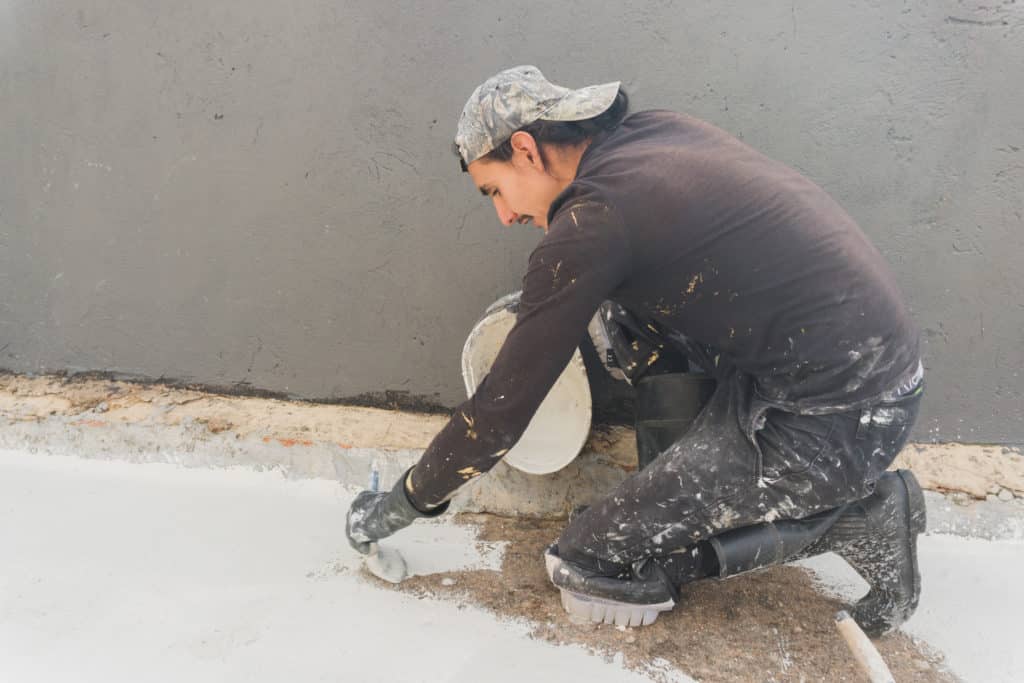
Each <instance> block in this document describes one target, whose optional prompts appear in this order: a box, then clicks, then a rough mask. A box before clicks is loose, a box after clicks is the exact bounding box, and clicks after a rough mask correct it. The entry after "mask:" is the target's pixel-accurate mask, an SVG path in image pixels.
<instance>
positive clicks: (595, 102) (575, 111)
mask: <svg viewBox="0 0 1024 683" xmlns="http://www.w3.org/2000/svg"><path fill="white" fill-rule="evenodd" d="M621 85H622V82H621V81H615V82H613V83H602V84H601V85H588V86H587V87H585V88H580V89H579V90H572V91H570V92H569V93H568V94H567V95H566V96H565V97H563V98H561V99H560V100H558V101H557V102H555V103H554V104H553V105H551V106H550V107H548V108H547V109H546V110H544V111H543V112H541V115H540V116H538V117H537V119H538V120H541V119H543V120H544V121H582V120H584V119H592V118H594V117H595V116H597V115H598V114H603V113H604V112H605V111H607V110H608V107H610V106H612V103H613V102H615V97H616V96H617V95H618V94H619V86H621Z"/></svg>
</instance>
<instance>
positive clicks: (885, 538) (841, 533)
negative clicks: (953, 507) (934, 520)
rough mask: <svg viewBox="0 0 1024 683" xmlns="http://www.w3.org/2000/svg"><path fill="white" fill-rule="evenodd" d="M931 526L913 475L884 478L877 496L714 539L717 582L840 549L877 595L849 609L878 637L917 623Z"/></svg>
mask: <svg viewBox="0 0 1024 683" xmlns="http://www.w3.org/2000/svg"><path fill="white" fill-rule="evenodd" d="M924 529H925V509H924V494H923V493H922V492H921V486H920V485H919V484H918V483H917V479H915V478H914V475H913V474H912V473H911V472H910V471H909V470H897V471H895V472H886V473H884V474H883V475H882V476H881V477H880V478H879V479H878V481H877V482H876V484H875V491H874V493H872V494H871V495H870V496H868V497H866V498H863V499H861V500H858V501H855V502H853V503H849V504H847V505H844V506H842V507H840V508H835V509H833V510H828V511H826V512H822V513H819V514H816V515H813V516H811V517H805V518H803V519H787V520H779V521H775V522H763V523H761V524H755V525H752V526H748V527H742V528H738V529H732V530H730V531H726V532H724V533H722V534H719V535H718V536H714V537H712V538H711V539H709V541H708V542H709V544H710V545H711V547H712V548H713V549H714V551H715V554H716V555H717V559H718V572H717V575H718V578H723V579H724V578H726V577H727V576H734V575H736V574H740V573H743V572H746V571H750V570H752V569H758V568H760V567H768V566H771V565H776V564H781V563H783V562H789V561H791V560H798V559H802V558H807V557H814V556H815V555H821V554H823V553H827V552H834V553H836V554H838V555H839V556H840V557H842V558H843V559H844V560H846V561H847V562H848V563H849V564H850V566H852V567H853V568H854V569H855V570H857V573H858V574H860V575H861V577H862V578H863V579H864V580H865V581H867V583H868V586H870V588H871V590H870V591H869V592H868V594H867V595H866V596H864V597H863V598H861V599H860V600H859V601H858V602H857V604H856V605H853V606H852V607H851V608H850V609H849V612H850V613H851V614H852V615H853V618H854V619H855V620H856V621H857V623H858V624H859V625H860V627H861V628H862V629H864V632H865V633H867V634H868V635H871V636H879V635H882V634H884V633H888V632H889V631H891V630H893V629H895V628H896V627H898V626H899V625H900V624H902V623H903V622H904V621H906V620H907V619H909V618H910V615H912V614H913V613H914V610H915V609H916V608H917V602H918V598H919V597H920V595H921V574H920V571H919V570H918V566H917V535H918V534H920V533H921V532H923V531H924Z"/></svg>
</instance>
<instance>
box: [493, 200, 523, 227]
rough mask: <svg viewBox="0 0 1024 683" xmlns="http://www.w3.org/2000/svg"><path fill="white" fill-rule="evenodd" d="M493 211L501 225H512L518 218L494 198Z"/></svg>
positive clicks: (517, 215) (516, 214)
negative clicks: (495, 212)
mask: <svg viewBox="0 0 1024 683" xmlns="http://www.w3.org/2000/svg"><path fill="white" fill-rule="evenodd" d="M494 210H495V211H497V212H498V220H499V221H501V223H502V225H512V224H513V223H515V222H516V219H518V218H519V214H518V213H516V212H515V211H513V210H512V209H510V208H508V206H506V205H505V203H504V202H502V201H499V200H498V198H497V197H495V198H494Z"/></svg>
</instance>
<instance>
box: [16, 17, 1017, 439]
mask: <svg viewBox="0 0 1024 683" xmlns="http://www.w3.org/2000/svg"><path fill="white" fill-rule="evenodd" d="M986 5H987V8H986ZM1022 58H1024V3H1016V4H1015V3H1014V2H1013V1H1012V0H1006V1H999V0H996V1H995V2H986V3H981V2H972V1H967V2H959V1H954V0H930V1H929V2H905V3H899V2H880V1H878V0H871V1H864V2H854V1H852V0H848V1H842V2H841V1H839V0H833V1H831V2H811V1H810V0H798V1H797V2H789V1H787V2H758V3H754V2H743V3H727V2H722V1H721V0H712V1H701V2H685V3H682V2H680V3H672V2H667V1H661V2H638V1H633V0H628V1H627V2H623V3H607V2H604V3H582V2H573V1H563V2H543V3H541V2H521V3H513V4H511V5H510V4H509V3H481V2H434V3H412V2H398V3H391V2H371V1H367V0H357V1H354V2H337V1H334V2H324V1H323V0H314V1H313V2H266V1H260V0H246V1H244V2H243V1H242V0H204V1H203V2H184V3H177V2H170V3H169V2H156V1H154V0H148V1H145V0H107V1H101V0H61V1H59V2H58V1H55V0H6V1H4V2H0V278H2V280H0V285H2V290H0V291H2V292H3V294H2V296H0V367H4V368H8V369H12V370H16V371H32V372H42V371H61V370H101V371H110V372H114V373H119V374H126V375H134V376H140V377H151V378H166V379H174V380H182V381H188V382H198V383H204V384H209V385H221V386H232V385H241V386H243V387H251V388H256V389H267V390H272V391H281V392H286V393H289V394H292V395H296V396H301V397H310V398H342V397H349V396H354V395H357V394H361V393H364V392H372V391H380V390H398V391H407V392H410V394H412V395H422V396H425V397H428V398H433V399H434V400H436V401H438V402H441V403H444V404H448V405H452V404H454V403H456V402H457V401H458V400H459V399H460V398H461V397H462V387H461V378H460V375H459V370H458V359H459V353H460V350H461V347H462V343H463V340H464V338H465V335H466V333H467V332H468V330H469V328H470V326H471V325H472V323H473V322H474V320H475V319H476V317H477V315H478V314H479V313H480V312H481V311H482V309H483V308H484V307H485V305H486V304H488V303H489V302H490V301H492V300H494V299H495V298H497V297H498V296H499V295H501V294H504V293H506V292H508V291H511V290H513V289H516V288H517V287H518V283H519V279H520V277H521V271H522V270H523V267H524V264H525V260H526V257H527V254H528V253H529V251H530V249H531V248H532V246H533V245H534V244H535V243H536V241H537V239H538V235H539V233H537V232H536V231H535V230H534V229H532V228H522V227H516V228H514V229H505V228H502V227H501V226H499V225H498V223H497V220H496V218H495V217H494V215H493V213H492V210H491V208H490V207H489V205H488V204H487V203H486V201H485V200H483V199H482V198H481V197H480V196H479V195H478V194H477V193H476V192H475V190H473V188H472V187H471V186H470V185H469V182H468V180H467V178H466V177H464V176H462V175H461V174H459V173H458V172H457V164H456V162H455V160H454V158H453V157H452V156H451V153H450V151H449V146H450V142H451V138H452V134H453V130H454V124H455V120H456V117H457V115H458V113H459V111H460V109H461V106H462V104H463V102H464V101H465V98H466V97H467V96H468V94H469V92H470V91H471V90H472V88H473V87H475V86H476V85H477V83H478V82H479V81H481V80H483V79H484V78H485V77H487V76H489V75H491V74H492V73H494V72H496V71H497V70H499V69H501V68H504V67H506V66H511V65H514V64H519V63H533V64H537V65H538V66H540V67H541V68H542V69H543V70H544V71H545V73H546V74H547V75H548V76H549V77H551V78H552V79H553V80H556V81H558V82H564V83H566V84H569V85H576V86H579V85H584V84H589V83H593V82H598V81H603V80H612V79H621V80H623V81H624V82H625V84H626V86H627V87H628V88H629V89H630V91H631V93H632V94H633V96H634V103H635V105H636V107H637V108H644V107H655V106H657V107H666V108H674V109H678V110H684V111H687V112H690V113H692V114H695V115H697V116H700V117H703V118H706V119H708V120H710V121H712V122H714V123H716V124H718V125H720V126H722V127H724V128H726V129H727V130H730V131H732V132H733V133H735V134H737V135H739V136H740V137H742V138H743V139H745V140H747V141H748V142H750V143H751V144H753V145H754V146H756V147H758V148H760V149H762V150H764V151H765V152H767V153H768V154H769V155H771V156H774V157H776V158H778V159H780V160H783V161H785V162H788V163H790V164H792V165H794V166H796V167H797V168H799V169H800V170H802V171H803V172H805V173H806V174H808V175H809V176H810V177H812V178H814V179H815V180H817V181H818V182H819V183H821V184H822V185H823V186H824V187H825V188H826V189H828V190H829V191H830V192H832V193H833V194H834V195H835V196H836V197H837V198H838V199H839V200H840V201H841V202H842V203H843V204H844V205H845V206H846V207H847V208H848V209H849V210H850V212H851V213H852V214H853V215H854V216H855V217H856V218H857V219H858V220H859V221H860V223H861V224H862V225H863V227H864V229H865V230H866V231H867V232H868V233H869V234H870V235H871V236H872V238H873V239H874V240H875V242H876V243H877V244H878V245H879V247H880V248H881V249H882V251H883V252H884V253H885V254H886V255H887V256H888V257H889V259H890V260H891V262H892V264H893V266H894V268H895V269H896V271H897V273H898V276H899V280H900V282H901V283H902V286H903V287H904V289H905V291H906V293H907V296H908V298H909V300H910V302H911V305H912V307H913V311H914V314H915V316H916V318H917V320H918V321H919V322H920V324H921V327H922V328H923V329H924V331H925V342H926V349H925V350H926V354H927V361H926V362H927V366H928V369H929V371H930V374H929V377H930V388H929V394H928V399H927V403H926V410H925V415H924V417H923V419H922V422H921V424H920V426H919V429H918V434H917V437H918V438H920V439H946V440H954V439H955V440H963V441H983V442H1010V443H1020V442H1024V417H1022V415H1024V401H1022V390H1024V377H1022V364H1024V363H1022V360H1024V352H1022V345H1021V337H1022V336H1024V304H1022V300H1024V285H1022V283H1021V277H1020V276H1021V267H1020V262H1021V257H1022V255H1024V236H1022V230H1021V224H1022V211H1024V192H1022V190H1024V180H1022V177H1024V172H1022V171H1024V113H1022V112H1024V88H1022V85H1024V68H1022V64H1024V59H1022Z"/></svg>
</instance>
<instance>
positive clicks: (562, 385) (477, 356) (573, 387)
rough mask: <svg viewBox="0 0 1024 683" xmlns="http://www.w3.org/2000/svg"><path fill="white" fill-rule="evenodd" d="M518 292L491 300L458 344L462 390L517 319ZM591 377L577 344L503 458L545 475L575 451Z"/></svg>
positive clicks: (585, 424)
mask: <svg viewBox="0 0 1024 683" xmlns="http://www.w3.org/2000/svg"><path fill="white" fill-rule="evenodd" d="M519 295H520V292H516V293H514V294H509V295H508V296H505V297H502V298H501V299H498V300H497V301H495V302H494V303H493V304H491V305H490V306H489V307H488V308H487V311H486V312H485V313H484V316H483V317H482V318H480V320H479V321H478V322H477V323H476V325H474V326H473V329H472V331H470V333H469V337H467V339H466V344H465V345H464V346H463V348H462V379H463V381H464V382H465V384H466V395H467V396H472V395H473V393H474V392H475V391H476V388H477V385H479V384H480V382H481V381H482V380H483V378H484V377H485V376H486V375H487V373H488V372H489V371H490V369H491V365H492V364H493V363H494V359H495V358H497V356H498V351H500V350H501V346H502V344H504V342H505V337H507V336H508V333H509V332H510V331H511V330H512V326H513V325H515V322H516V313H515V312H516V309H517V308H518V306H519ZM591 411H592V407H591V399H590V382H589V380H588V379H587V371H586V368H585V367H584V365H583V357H582V356H581V355H580V351H579V349H576V351H575V352H574V353H573V355H572V358H571V359H570V360H569V364H568V365H566V367H565V370H563V371H562V374H561V375H560V376H559V378H558V380H557V381H556V382H555V384H554V386H553V387H551V390H550V391H549V392H548V395H547V397H546V398H545V399H544V402H543V403H541V405H540V408H538V409H537V412H536V413H535V414H534V416H533V419H532V420H530V424H529V426H527V428H526V431H525V432H524V433H523V436H522V438H520V439H519V441H518V442H517V443H516V445H515V446H514V447H513V448H512V449H511V450H509V452H508V453H507V454H506V455H505V458H504V460H505V462H507V463H508V464H509V465H511V466H512V467H515V468H516V469H517V470H521V471H523V472H527V473H529V474H550V473H552V472H557V471H558V470H560V469H562V468H563V467H565V466H566V465H568V464H569V463H570V462H572V461H573V459H574V458H575V457H576V456H577V455H579V452H580V449H582V448H583V444H585V443H586V442H587V437H588V435H589V434H590V418H591Z"/></svg>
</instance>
